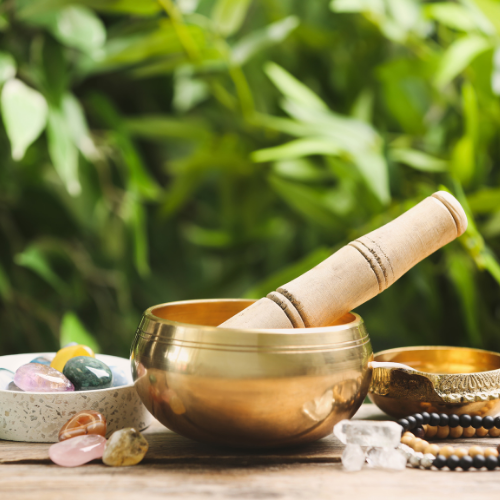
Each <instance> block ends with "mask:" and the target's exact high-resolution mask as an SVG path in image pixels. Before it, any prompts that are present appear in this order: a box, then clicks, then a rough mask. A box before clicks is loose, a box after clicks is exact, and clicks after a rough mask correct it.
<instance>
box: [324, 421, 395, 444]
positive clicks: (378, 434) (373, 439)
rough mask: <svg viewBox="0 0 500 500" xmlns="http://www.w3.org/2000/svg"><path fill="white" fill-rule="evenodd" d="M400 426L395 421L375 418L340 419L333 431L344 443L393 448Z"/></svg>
mask: <svg viewBox="0 0 500 500" xmlns="http://www.w3.org/2000/svg"><path fill="white" fill-rule="evenodd" d="M401 429H402V427H401V426H400V425H399V424H397V423H396V422H388V421H377V420H341V421H340V422H339V423H338V424H337V425H336V426H335V427H334V428H333V432H334V434H335V436H337V438H339V439H340V441H342V443H344V444H359V445H360V446H377V447H387V448H395V447H396V446H397V445H398V444H399V442H400V440H401Z"/></svg>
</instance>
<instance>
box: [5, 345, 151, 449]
mask: <svg viewBox="0 0 500 500" xmlns="http://www.w3.org/2000/svg"><path fill="white" fill-rule="evenodd" d="M49 354H53V353H46V352H40V353H31V354H14V355H11V356H0V368H7V369H8V370H11V371H13V372H15V371H16V370H17V369H18V368H19V367H20V366H22V365H25V364H26V363H29V362H30V361H31V360H32V359H34V358H36V357H37V356H45V355H49ZM96 358H97V359H100V360H101V361H103V362H104V363H106V364H107V365H108V366H116V367H118V368H120V369H122V370H124V371H126V373H129V372H130V361H129V360H128V359H125V358H118V357H116V356H107V355H104V354H97V355H96ZM82 410H95V411H98V412H100V413H102V414H103V415H104V416H105V417H106V420H107V423H108V428H107V430H108V435H109V434H111V433H112V432H114V431H116V430H119V429H123V428H124V427H135V428H136V429H138V430H142V429H145V428H146V427H147V426H148V425H149V424H150V422H151V419H152V417H151V414H150V413H149V412H148V410H146V407H145V406H144V405H143V404H142V402H141V400H140V398H139V396H138V395H137V392H136V390H135V387H134V384H133V383H132V382H131V383H130V384H129V385H123V386H120V387H110V388H109V389H99V390H95V391H75V392H14V391H7V390H1V389H0V439H6V440H9V441H26V442H30V443H54V442H56V441H58V434H59V430H60V429H61V427H62V426H63V425H64V424H65V423H66V422H67V421H68V420H69V419H70V418H71V416H73V415H74V414H75V413H78V412H79V411H82Z"/></svg>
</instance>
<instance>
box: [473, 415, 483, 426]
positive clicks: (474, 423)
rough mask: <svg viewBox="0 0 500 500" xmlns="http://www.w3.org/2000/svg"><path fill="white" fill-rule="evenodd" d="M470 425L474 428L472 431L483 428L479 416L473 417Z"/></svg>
mask: <svg viewBox="0 0 500 500" xmlns="http://www.w3.org/2000/svg"><path fill="white" fill-rule="evenodd" d="M470 424H471V425H472V427H474V429H479V427H482V426H483V418H482V417H480V416H479V415H474V416H473V417H472V420H471V423H470Z"/></svg>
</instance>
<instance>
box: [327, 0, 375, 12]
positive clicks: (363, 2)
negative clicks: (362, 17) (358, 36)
mask: <svg viewBox="0 0 500 500" xmlns="http://www.w3.org/2000/svg"><path fill="white" fill-rule="evenodd" d="M330 9H331V10H332V11H333V12H338V13H355V12H373V13H376V14H379V15H380V14H383V13H384V12H385V5H384V2H383V0H332V1H331V2H330Z"/></svg>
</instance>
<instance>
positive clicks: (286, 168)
mask: <svg viewBox="0 0 500 500" xmlns="http://www.w3.org/2000/svg"><path fill="white" fill-rule="evenodd" d="M273 172H274V173H275V174H276V175H279V176H280V177H285V178H287V179H292V180H296V181H302V182H323V181H325V179H326V177H327V174H326V173H325V172H324V171H322V170H321V169H319V168H318V167H316V166H315V165H314V164H313V163H312V162H310V161H308V160H304V159H291V160H280V161H277V162H276V163H274V164H273Z"/></svg>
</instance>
